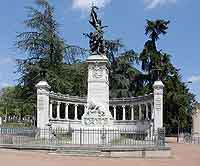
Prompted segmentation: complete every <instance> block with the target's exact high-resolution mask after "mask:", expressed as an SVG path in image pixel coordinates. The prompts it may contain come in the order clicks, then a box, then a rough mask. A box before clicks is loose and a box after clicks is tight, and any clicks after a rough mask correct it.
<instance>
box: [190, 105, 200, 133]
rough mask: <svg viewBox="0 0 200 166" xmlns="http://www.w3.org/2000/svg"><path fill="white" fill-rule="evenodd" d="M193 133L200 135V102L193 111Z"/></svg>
mask: <svg viewBox="0 0 200 166" xmlns="http://www.w3.org/2000/svg"><path fill="white" fill-rule="evenodd" d="M192 118H193V133H194V135H195V136H200V104H197V105H196V106H195V108H194V111H193V117H192Z"/></svg>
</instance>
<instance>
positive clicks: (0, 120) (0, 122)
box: [0, 116, 2, 125]
mask: <svg viewBox="0 0 200 166" xmlns="http://www.w3.org/2000/svg"><path fill="white" fill-rule="evenodd" d="M0 125H2V117H1V116H0Z"/></svg>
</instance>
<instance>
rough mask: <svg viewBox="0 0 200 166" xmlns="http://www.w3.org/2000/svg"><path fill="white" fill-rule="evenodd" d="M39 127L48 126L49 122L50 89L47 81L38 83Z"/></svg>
mask: <svg viewBox="0 0 200 166" xmlns="http://www.w3.org/2000/svg"><path fill="white" fill-rule="evenodd" d="M36 88H37V127H38V128H41V129H44V128H47V126H48V123H49V90H50V86H49V85H48V83H47V82H46V81H40V82H39V83H38V84H37V85H36Z"/></svg>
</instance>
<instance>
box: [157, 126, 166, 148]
mask: <svg viewBox="0 0 200 166" xmlns="http://www.w3.org/2000/svg"><path fill="white" fill-rule="evenodd" d="M158 145H159V146H164V145H165V128H158Z"/></svg>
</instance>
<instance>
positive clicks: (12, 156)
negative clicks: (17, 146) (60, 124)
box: [0, 143, 200, 166]
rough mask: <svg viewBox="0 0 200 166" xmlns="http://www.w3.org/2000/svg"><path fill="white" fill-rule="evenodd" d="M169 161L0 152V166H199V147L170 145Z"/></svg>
mask: <svg viewBox="0 0 200 166" xmlns="http://www.w3.org/2000/svg"><path fill="white" fill-rule="evenodd" d="M170 146H171V147H172V153H173V157H172V158H171V159H131V158H129V159H110V158H94V157H91V158H88V157H67V156H61V155H53V154H47V153H45V152H23V151H14V150H0V166H118V165H119V166H129V165H130V166H200V145H187V144H176V143H172V144H170Z"/></svg>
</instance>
